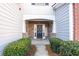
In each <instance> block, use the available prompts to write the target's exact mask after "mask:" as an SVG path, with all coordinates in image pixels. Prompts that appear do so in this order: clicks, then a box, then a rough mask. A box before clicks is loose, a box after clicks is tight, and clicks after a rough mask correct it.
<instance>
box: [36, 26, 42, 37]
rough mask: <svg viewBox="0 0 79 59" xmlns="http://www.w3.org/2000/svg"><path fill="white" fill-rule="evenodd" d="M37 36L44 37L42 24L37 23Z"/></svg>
mask: <svg viewBox="0 0 79 59" xmlns="http://www.w3.org/2000/svg"><path fill="white" fill-rule="evenodd" d="M37 38H42V25H37Z"/></svg>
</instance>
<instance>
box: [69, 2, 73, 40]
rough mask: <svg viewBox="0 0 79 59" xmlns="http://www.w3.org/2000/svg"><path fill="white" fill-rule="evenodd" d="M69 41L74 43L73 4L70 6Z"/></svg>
mask: <svg viewBox="0 0 79 59" xmlns="http://www.w3.org/2000/svg"><path fill="white" fill-rule="evenodd" d="M69 37H70V38H69V40H71V41H73V4H72V3H70V4H69Z"/></svg>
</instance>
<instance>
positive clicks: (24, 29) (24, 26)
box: [23, 20, 26, 37]
mask: <svg viewBox="0 0 79 59" xmlns="http://www.w3.org/2000/svg"><path fill="white" fill-rule="evenodd" d="M23 34H24V37H25V34H26V24H25V20H23Z"/></svg>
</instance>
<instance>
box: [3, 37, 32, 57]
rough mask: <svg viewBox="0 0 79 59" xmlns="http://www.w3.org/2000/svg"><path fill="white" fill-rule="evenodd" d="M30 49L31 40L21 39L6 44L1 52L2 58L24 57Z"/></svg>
mask: <svg viewBox="0 0 79 59" xmlns="http://www.w3.org/2000/svg"><path fill="white" fill-rule="evenodd" d="M30 49H31V40H30V39H29V38H22V39H20V40H17V41H14V42H12V43H10V44H8V45H7V46H6V47H5V48H4V51H3V55H4V56H24V55H27V54H28V52H29V51H30Z"/></svg>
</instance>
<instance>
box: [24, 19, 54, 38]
mask: <svg viewBox="0 0 79 59" xmlns="http://www.w3.org/2000/svg"><path fill="white" fill-rule="evenodd" d="M25 25H26V27H25V29H26V33H25V34H26V35H27V36H28V37H30V38H32V39H48V38H49V37H50V36H51V34H52V30H53V29H52V28H53V21H52V20H49V19H30V20H25Z"/></svg>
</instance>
